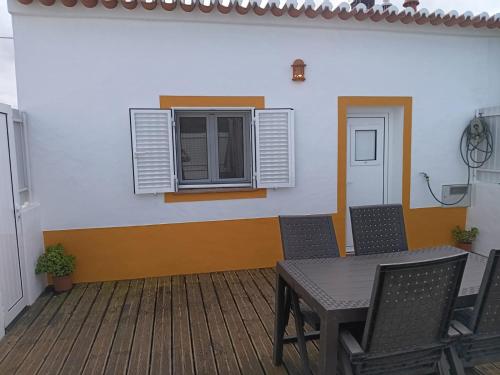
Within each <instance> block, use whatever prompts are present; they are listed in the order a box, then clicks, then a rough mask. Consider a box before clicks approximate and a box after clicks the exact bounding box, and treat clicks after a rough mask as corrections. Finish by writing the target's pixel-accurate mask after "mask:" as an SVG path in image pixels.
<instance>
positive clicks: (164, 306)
mask: <svg viewBox="0 0 500 375" xmlns="http://www.w3.org/2000/svg"><path fill="white" fill-rule="evenodd" d="M153 332H154V333H153V348H152V353H151V371H150V373H151V374H152V375H154V374H164V375H170V374H172V283H171V278H170V277H162V278H160V279H159V280H158V290H157V293H156V311H155V321H154V331H153Z"/></svg>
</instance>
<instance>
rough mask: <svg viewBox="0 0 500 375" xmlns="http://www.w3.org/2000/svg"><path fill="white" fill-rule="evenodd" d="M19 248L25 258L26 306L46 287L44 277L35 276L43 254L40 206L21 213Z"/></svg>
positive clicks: (27, 208) (23, 210) (26, 209)
mask: <svg viewBox="0 0 500 375" xmlns="http://www.w3.org/2000/svg"><path fill="white" fill-rule="evenodd" d="M21 223H22V224H21V241H22V244H21V246H22V247H23V250H24V258H25V264H26V267H25V270H26V271H25V273H26V275H25V281H26V291H25V292H26V294H27V297H28V300H27V303H28V305H32V304H33V303H34V302H35V301H36V299H37V298H38V297H39V296H40V294H42V292H43V291H44V290H45V288H46V286H47V278H46V277H45V276H44V275H35V267H36V262H37V260H38V257H39V256H40V255H42V254H43V252H44V243H43V235H42V229H41V223H40V205H39V204H38V203H32V204H30V205H29V206H27V207H26V208H23V209H22V211H21Z"/></svg>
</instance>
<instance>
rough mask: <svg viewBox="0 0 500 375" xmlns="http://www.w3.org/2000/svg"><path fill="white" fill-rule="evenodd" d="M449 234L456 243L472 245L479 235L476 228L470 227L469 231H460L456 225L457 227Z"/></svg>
mask: <svg viewBox="0 0 500 375" xmlns="http://www.w3.org/2000/svg"><path fill="white" fill-rule="evenodd" d="M451 234H452V235H453V238H454V239H455V241H457V242H458V243H472V242H473V241H474V240H475V239H476V237H477V235H478V234H479V229H477V228H476V227H472V228H471V229H469V230H467V229H461V228H460V227H459V226H458V225H457V227H456V228H455V229H453V230H452V231H451Z"/></svg>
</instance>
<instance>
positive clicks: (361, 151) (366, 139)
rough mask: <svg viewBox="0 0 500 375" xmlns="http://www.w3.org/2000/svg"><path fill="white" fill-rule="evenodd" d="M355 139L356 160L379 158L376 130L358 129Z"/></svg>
mask: <svg viewBox="0 0 500 375" xmlns="http://www.w3.org/2000/svg"><path fill="white" fill-rule="evenodd" d="M355 139H356V140H355V146H354V147H355V160H356V161H370V160H377V131H376V130H356V131H355Z"/></svg>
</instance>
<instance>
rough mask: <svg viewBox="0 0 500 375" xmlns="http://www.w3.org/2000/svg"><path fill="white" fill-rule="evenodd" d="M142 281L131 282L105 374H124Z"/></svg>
mask: <svg viewBox="0 0 500 375" xmlns="http://www.w3.org/2000/svg"><path fill="white" fill-rule="evenodd" d="M143 287H144V280H132V281H131V282H130V287H129V291H128V294H127V298H126V299H125V304H124V305H123V309H122V313H121V316H120V321H119V323H118V328H117V329H116V334H115V339H114V340H113V345H112V346H111V352H110V353H109V358H108V364H107V365H106V371H105V372H104V373H105V374H116V375H118V374H126V373H127V368H128V361H129V355H130V351H131V349H132V341H133V339H134V332H135V324H136V320H137V313H138V312H139V305H140V303H141V295H142V290H143Z"/></svg>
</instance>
